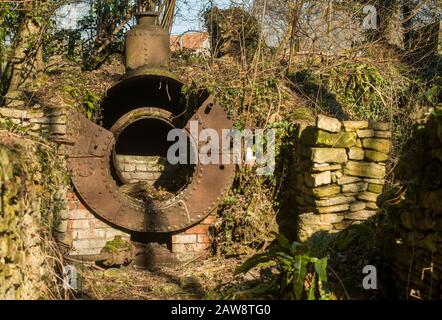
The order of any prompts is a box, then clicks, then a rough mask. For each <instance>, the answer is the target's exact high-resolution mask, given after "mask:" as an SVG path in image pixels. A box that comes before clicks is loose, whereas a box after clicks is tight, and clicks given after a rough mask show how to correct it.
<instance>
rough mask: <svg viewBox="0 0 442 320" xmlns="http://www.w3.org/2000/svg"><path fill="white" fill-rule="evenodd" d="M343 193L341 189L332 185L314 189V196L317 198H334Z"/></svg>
mask: <svg viewBox="0 0 442 320" xmlns="http://www.w3.org/2000/svg"><path fill="white" fill-rule="evenodd" d="M340 192H341V187H340V186H338V185H330V186H325V187H320V188H314V189H312V194H313V195H314V196H315V197H317V198H325V197H333V196H336V195H338V194H339V193H340Z"/></svg>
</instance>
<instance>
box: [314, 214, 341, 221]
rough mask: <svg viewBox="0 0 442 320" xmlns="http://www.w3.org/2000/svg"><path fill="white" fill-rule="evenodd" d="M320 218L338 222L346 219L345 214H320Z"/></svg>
mask: <svg viewBox="0 0 442 320" xmlns="http://www.w3.org/2000/svg"><path fill="white" fill-rule="evenodd" d="M319 217H320V220H321V221H322V222H325V223H338V222H341V221H342V220H344V215H343V214H333V213H330V214H320V215H319Z"/></svg>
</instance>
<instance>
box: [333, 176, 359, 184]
mask: <svg viewBox="0 0 442 320" xmlns="http://www.w3.org/2000/svg"><path fill="white" fill-rule="evenodd" d="M361 180H362V179H361V178H358V177H351V176H342V177H341V178H339V179H338V184H339V185H344V184H349V183H355V182H359V181H361Z"/></svg>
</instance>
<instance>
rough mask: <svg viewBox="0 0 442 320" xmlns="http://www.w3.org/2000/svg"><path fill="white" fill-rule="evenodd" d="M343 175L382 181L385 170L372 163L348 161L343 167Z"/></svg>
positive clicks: (381, 166) (383, 167)
mask: <svg viewBox="0 0 442 320" xmlns="http://www.w3.org/2000/svg"><path fill="white" fill-rule="evenodd" d="M344 173H345V174H346V175H349V176H357V177H366V178H374V179H383V178H384V177H385V174H386V168H385V166H383V165H380V164H376V163H372V162H362V161H348V162H347V163H346V164H345V166H344Z"/></svg>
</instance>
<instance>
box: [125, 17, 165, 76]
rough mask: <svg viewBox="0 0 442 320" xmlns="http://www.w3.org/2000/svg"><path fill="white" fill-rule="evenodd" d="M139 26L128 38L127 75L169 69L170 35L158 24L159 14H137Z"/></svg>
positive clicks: (132, 30)
mask: <svg viewBox="0 0 442 320" xmlns="http://www.w3.org/2000/svg"><path fill="white" fill-rule="evenodd" d="M136 16H137V20H138V24H137V25H136V26H134V27H133V28H132V29H131V30H130V31H129V32H128V33H127V36H126V49H125V55H126V73H127V74H130V73H133V72H136V73H140V72H141V73H143V72H142V71H143V70H145V71H146V72H147V73H148V70H158V69H166V70H167V69H168V68H169V58H170V37H169V33H168V32H167V31H165V30H164V29H163V28H162V27H161V26H159V25H158V24H157V20H158V19H157V17H158V14H157V13H154V12H141V13H137V14H136Z"/></svg>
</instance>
